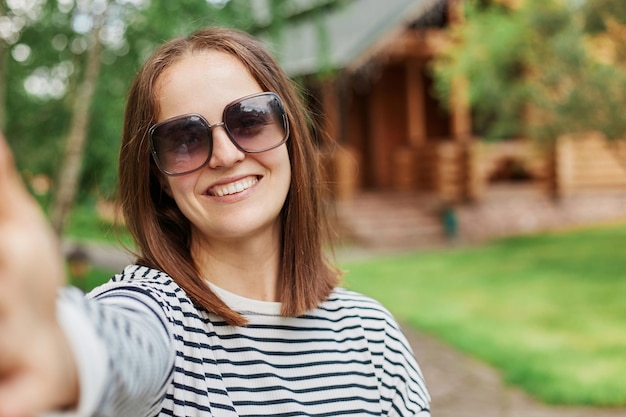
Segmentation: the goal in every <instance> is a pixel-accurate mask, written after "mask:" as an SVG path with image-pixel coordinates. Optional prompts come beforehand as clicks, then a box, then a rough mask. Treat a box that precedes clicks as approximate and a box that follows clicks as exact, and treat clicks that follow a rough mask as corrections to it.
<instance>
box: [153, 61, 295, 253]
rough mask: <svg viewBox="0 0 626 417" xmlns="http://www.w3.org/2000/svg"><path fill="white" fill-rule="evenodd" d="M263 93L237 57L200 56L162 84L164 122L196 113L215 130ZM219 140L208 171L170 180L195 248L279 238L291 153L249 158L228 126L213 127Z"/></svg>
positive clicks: (166, 180)
mask: <svg viewBox="0 0 626 417" xmlns="http://www.w3.org/2000/svg"><path fill="white" fill-rule="evenodd" d="M262 91H263V90H262V89H261V87H260V86H259V85H258V84H257V82H256V81H255V80H254V78H253V77H252V75H251V74H250V73H249V72H248V70H247V69H246V67H244V66H243V64H242V63H241V62H240V61H239V60H238V59H236V58H234V57H233V56H231V55H228V54H226V53H223V52H217V51H203V52H197V53H194V54H193V55H187V56H185V57H183V58H182V59H181V60H180V61H178V62H177V63H175V64H173V65H172V66H171V67H170V68H168V69H167V70H166V71H165V72H164V73H163V74H162V75H160V76H159V78H158V79H157V82H156V92H157V101H158V104H159V107H160V113H159V115H158V120H159V121H163V120H165V119H169V118H171V117H175V116H179V115H183V114H189V113H196V114H200V115H202V116H203V117H204V118H205V119H206V120H207V121H208V122H209V123H210V124H211V125H214V124H216V123H220V122H222V112H223V111H224V107H225V106H226V105H227V104H229V103H231V102H232V101H234V100H237V99H239V98H241V97H244V96H248V95H251V94H255V93H260V92H262ZM212 136H213V152H212V154H211V158H210V160H209V162H208V164H207V165H206V166H204V167H203V168H201V169H199V170H197V171H194V172H192V173H189V174H185V175H181V176H165V175H163V182H162V184H163V187H164V188H165V191H166V192H167V193H168V194H169V195H170V196H171V197H172V198H173V199H174V200H175V201H176V204H177V205H178V207H179V209H180V210H181V212H182V213H183V214H184V215H185V216H186V217H187V218H188V219H189V221H190V222H191V225H192V236H193V243H194V244H195V245H197V244H200V245H202V244H203V243H202V242H207V243H210V244H216V243H218V242H220V241H233V240H238V239H247V238H250V237H253V236H264V235H267V236H271V237H272V238H273V239H277V238H278V237H279V236H280V235H279V231H280V219H279V214H280V211H281V209H282V207H283V204H284V202H285V198H286V196H287V192H288V190H289V186H290V180H291V165H290V161H289V155H288V153H287V147H286V146H285V145H284V144H283V145H280V146H279V147H277V148H275V149H272V150H269V151H266V152H262V153H256V154H248V153H244V152H243V151H241V150H239V149H238V148H237V147H236V146H235V145H234V144H233V143H232V142H231V141H230V139H229V137H228V136H227V134H226V131H225V130H224V128H223V127H221V126H219V127H214V128H213V130H212Z"/></svg>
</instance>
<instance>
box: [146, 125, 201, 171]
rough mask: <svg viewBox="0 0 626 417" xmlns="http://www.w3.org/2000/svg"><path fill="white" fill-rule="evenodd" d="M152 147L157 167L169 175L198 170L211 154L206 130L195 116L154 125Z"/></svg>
mask: <svg viewBox="0 0 626 417" xmlns="http://www.w3.org/2000/svg"><path fill="white" fill-rule="evenodd" d="M152 144H153V147H154V151H155V153H156V156H157V159H158V162H159V165H160V166H161V168H162V169H164V170H165V171H167V172H168V173H170V174H183V173H186V172H190V171H193V170H195V169H197V168H200V167H201V166H202V165H204V163H205V162H206V161H207V160H208V159H209V156H210V154H211V140H210V133H209V130H208V128H207V127H206V126H205V125H204V123H203V122H202V119H200V118H199V117H198V116H187V117H184V118H181V119H176V120H172V121H169V122H165V123H163V124H161V125H157V127H156V128H155V129H154V131H153V132H152Z"/></svg>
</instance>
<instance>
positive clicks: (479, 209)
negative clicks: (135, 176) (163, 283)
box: [0, 0, 626, 416]
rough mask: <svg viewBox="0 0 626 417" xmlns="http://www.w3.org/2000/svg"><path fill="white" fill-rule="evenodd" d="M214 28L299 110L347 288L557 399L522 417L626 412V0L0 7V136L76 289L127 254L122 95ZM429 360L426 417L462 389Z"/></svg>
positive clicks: (545, 398)
mask: <svg viewBox="0 0 626 417" xmlns="http://www.w3.org/2000/svg"><path fill="white" fill-rule="evenodd" d="M210 25H222V26H229V27H236V28H240V29H242V30H245V31H247V32H249V33H251V34H253V35H255V36H257V37H259V38H261V39H262V40H263V41H264V42H266V44H267V45H268V47H269V48H270V50H271V51H272V52H273V53H274V54H275V56H276V57H277V58H278V60H279V61H280V62H281V64H282V65H283V67H284V68H285V70H286V71H287V73H288V74H289V75H290V76H291V77H292V79H293V80H294V82H295V83H297V85H298V87H299V89H300V91H301V92H302V96H303V99H304V102H305V103H306V105H307V106H308V107H309V109H310V110H311V113H312V115H313V118H314V121H315V123H316V124H315V133H316V138H317V139H318V145H319V149H320V152H322V153H324V155H325V156H326V159H325V161H326V162H325V163H326V171H325V172H326V182H327V184H328V187H329V190H330V192H331V196H332V201H331V204H330V205H329V213H330V214H332V218H333V221H334V225H335V230H336V234H337V238H338V246H337V257H338V260H339V261H340V262H341V263H342V265H343V266H345V269H346V270H347V271H348V274H347V276H346V285H348V286H350V287H351V288H354V289H356V290H359V291H363V292H367V293H368V294H371V295H373V296H375V297H376V298H378V299H380V300H381V301H382V302H383V303H384V304H385V305H388V306H389V308H390V309H391V310H392V312H393V313H394V314H395V315H396V316H397V317H398V318H399V319H400V320H401V321H402V322H403V323H406V326H407V330H408V331H409V332H411V333H410V334H411V335H415V337H422V335H427V336H428V337H431V336H432V337H433V339H432V340H433V341H434V342H433V343H435V344H436V343H441V345H436V347H433V346H435V345H431V344H429V343H430V342H428V341H424V340H422V339H420V340H421V341H422V343H421V344H420V346H430V347H431V348H432V349H431V350H435V351H441V350H442V349H448V348H451V349H452V350H450V352H451V353H450V354H451V355H452V354H456V353H458V352H462V354H463V355H465V354H467V355H470V356H469V357H472V358H477V359H479V360H480V361H481V363H485V364H488V366H490V367H493V368H494V369H496V370H497V375H499V376H498V377H496V378H495V379H496V380H497V381H498V384H501V385H502V384H503V385H504V386H509V385H510V386H516V387H521V388H523V390H524V392H525V393H526V394H524V395H529V398H532V401H536V402H537V404H542V406H541V407H543V405H546V404H551V405H550V406H547V405H546V406H545V408H537V409H533V410H534V411H532V410H531V411H532V412H535V414H532V412H531V411H529V410H528V409H526V410H525V412H524V413H525V414H524V413H522V414H524V415H546V416H548V415H557V414H546V413H549V411H548V410H551V411H550V412H554V413H559V412H560V413H563V414H558V415H578V414H573V413H575V412H579V413H581V414H580V415H583V414H584V413H589V412H590V411H589V410H590V409H589V408H583V409H580V408H576V409H574V408H570V407H595V408H593V415H602V414H599V413H601V412H604V413H608V414H606V415H618V414H619V413H626V410H625V409H624V407H626V381H625V379H624V378H623V375H624V374H626V336H625V335H626V332H624V323H625V322H626V303H623V301H622V300H623V298H624V295H625V294H626V292H625V290H626V272H625V271H626V256H624V254H623V253H622V252H623V251H622V250H621V248H622V247H623V245H624V243H625V242H626V222H625V220H626V141H625V140H624V138H625V135H626V117H624V114H625V111H626V110H625V109H626V88H625V87H626V2H625V1H623V0H385V1H382V0H179V1H169V0H58V1H46V0H0V97H1V98H2V100H1V101H0V129H1V130H2V131H4V133H5V135H6V136H7V139H8V141H9V143H10V145H11V147H12V149H13V151H14V152H15V157H16V162H17V165H18V168H19V170H20V172H21V174H22V176H23V178H24V180H25V183H26V184H27V186H28V187H29V190H30V191H31V192H32V194H33V195H34V196H35V197H36V198H37V200H38V201H39V202H40V204H41V205H42V207H43V209H44V210H45V212H46V213H47V214H48V215H49V217H50V221H51V223H52V224H53V227H54V228H55V230H56V231H57V233H58V234H59V236H61V237H62V238H63V241H64V243H65V248H66V252H67V256H68V266H69V271H70V275H71V277H72V279H73V282H74V283H75V284H76V285H79V286H81V287H83V288H84V289H86V290H88V289H89V288H91V287H93V286H94V285H97V284H98V283H99V282H102V280H105V279H107V278H108V277H109V276H110V275H111V274H112V273H114V272H116V271H117V270H118V269H119V268H120V267H122V266H123V264H124V263H126V262H128V261H129V259H130V258H129V257H128V256H120V255H119V251H118V250H117V249H115V248H119V246H120V241H121V243H122V244H125V245H128V246H130V247H132V242H131V241H130V239H129V237H128V236H127V235H126V233H125V231H124V227H123V219H121V218H120V217H119V214H118V209H117V205H116V181H117V157H118V152H119V141H120V133H121V126H122V119H123V113H124V105H125V98H126V92H127V89H128V87H129V84H130V82H131V81H132V79H133V77H134V75H135V73H136V72H137V70H138V69H139V67H140V65H141V64H142V62H143V61H144V60H145V59H146V58H147V56H148V55H149V54H150V53H151V52H152V51H153V49H154V48H155V47H156V46H157V45H158V44H160V43H162V42H163V41H164V40H167V39H170V38H172V37H175V36H184V35H187V34H189V33H191V32H192V31H193V30H195V29H197V28H200V27H203V26H210ZM116 226H117V227H116ZM412 340H413V339H412ZM429 340H430V339H429ZM415 343H416V344H417V343H418V342H417V341H416V342H415ZM416 351H417V353H418V359H419V354H420V349H419V346H416ZM423 355H425V356H426V357H427V359H426V360H425V361H424V362H426V363H425V368H426V366H428V364H434V363H437V364H439V362H437V360H436V358H434V357H432V356H429V355H431V352H430V351H424V352H423ZM429 358H430V359H432V360H429ZM420 362H422V361H421V360H420ZM446 362H448V364H449V363H454V362H450V361H447V360H443V361H442V363H443V364H442V365H441V364H440V365H441V366H440V365H437V366H436V367H435V368H428V372H426V370H425V373H426V376H427V379H428V377H429V375H431V376H432V379H433V380H434V381H435V383H436V384H440V385H437V387H435V388H433V389H432V390H433V392H434V393H435V394H436V395H434V397H435V403H436V404H437V405H439V406H440V409H441V410H443V411H442V413H441V414H439V415H446V414H445V410H446V408H445V407H446V404H448V406H450V407H451V405H450V404H454V403H455V402H454V401H452V399H453V398H457V397H455V395H457V396H459V395H460V394H459V393H460V392H462V391H465V392H470V391H468V390H469V388H468V384H465V385H464V386H461V385H459V386H458V389H457V388H455V389H454V390H453V391H454V392H451V391H450V389H444V387H450V386H452V387H457V385H455V384H454V383H453V381H458V379H459V378H460V376H459V375H460V374H459V372H460V370H459V369H444V368H445V366H446V365H445V364H446ZM457 366H460V365H458V363H457ZM468 366H470V365H468ZM442 369H443V370H442ZM490 369H491V368H490ZM444 371H445V372H444ZM467 372H470V373H471V372H472V371H467ZM438 375H442V376H441V378H439V377H438ZM438 378H439V381H438ZM468 378H469V377H468ZM483 383H484V385H485V386H489V384H488V383H486V382H485V381H482V382H481V383H475V384H474V385H475V386H476V385H481V384H483ZM470 385H471V384H470ZM499 386H500V385H499ZM440 387H441V388H440ZM498 389H503V388H501V387H500V388H498ZM504 392H506V390H505V391H504ZM481 395H482V396H484V397H485V398H492V401H495V402H496V405H494V404H491V403H490V404H489V405H485V404H483V403H482V402H481V403H480V404H478V403H476V404H475V402H476V401H477V400H476V398H477V397H480V396H481ZM515 398H517V397H515ZM472 401H474V403H472ZM479 402H480V401H479ZM458 403H459V404H462V405H463V407H464V409H465V411H466V412H465V413H464V414H459V412H458V410H456V411H455V410H452V409H450V411H449V412H450V415H482V416H485V415H499V416H504V415H517V414H514V412H515V411H511V410H512V408H510V407H509V408H507V406H506V404H511V403H515V401H514V400H511V397H508V396H507V395H504V396H503V395H501V394H497V395H496V394H494V393H493V392H491V393H490V394H489V393H483V394H474V395H473V400H472V399H469V398H467V396H466V397H461V396H459V397H458ZM472 404H474V405H476V407H477V409H480V407H481V406H482V407H483V409H482V413H481V412H476V413H475V414H472V413H470V412H467V409H470V408H472ZM485 407H486V409H485ZM537 407H540V406H537ZM560 407H565V408H560ZM513 408H515V407H513ZM507 410H508V411H507ZM537 410H539V411H537ZM574 410H578V411H574ZM581 410H582V411H581ZM599 410H601V411H599ZM490 412H493V414H489V413H490ZM520 413H521V412H520ZM613 413H615V414H613ZM522 414H519V415H522ZM435 415H437V414H435ZM619 415H622V414H619Z"/></svg>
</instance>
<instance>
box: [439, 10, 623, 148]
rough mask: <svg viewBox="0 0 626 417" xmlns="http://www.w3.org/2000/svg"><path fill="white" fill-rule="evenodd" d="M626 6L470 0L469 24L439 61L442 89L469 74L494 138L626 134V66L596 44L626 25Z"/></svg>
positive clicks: (483, 125) (482, 123) (482, 119)
mask: <svg viewBox="0 0 626 417" xmlns="http://www.w3.org/2000/svg"><path fill="white" fill-rule="evenodd" d="M623 4H624V3H623V1H621V0H587V1H586V2H584V3H583V5H582V6H575V5H573V4H570V3H568V2H566V1H558V0H525V1H522V2H504V1H469V2H468V3H467V7H466V20H465V22H462V23H460V24H458V25H457V26H454V27H452V28H451V30H450V35H451V43H450V47H449V48H448V49H447V50H446V51H445V52H444V53H443V54H442V55H441V56H440V57H438V58H437V59H436V60H435V64H434V67H433V71H434V74H435V79H436V87H437V92H438V94H439V95H440V97H442V99H444V100H445V97H449V94H450V91H451V88H452V85H453V80H455V79H458V78H462V79H466V80H467V81H468V96H469V100H470V103H471V105H472V108H473V110H474V112H475V116H476V120H475V123H476V128H477V130H478V131H479V132H481V133H484V135H485V137H487V138H503V137H511V136H513V135H520V134H521V135H523V136H526V137H531V138H536V139H539V140H544V141H545V140H553V139H555V138H557V137H558V136H560V135H562V134H565V133H571V132H584V131H590V130H595V131H600V132H602V133H604V134H606V136H607V137H609V138H620V137H623V136H624V134H625V133H626V118H624V117H623V116H622V115H621V113H622V111H621V109H624V108H626V96H625V95H624V94H623V91H626V67H625V66H624V65H623V62H619V60H618V59H613V60H607V59H600V56H599V54H597V49H595V48H594V47H593V45H594V42H595V43H596V44H597V43H598V42H599V41H598V40H597V39H600V37H599V36H600V35H602V36H605V35H606V34H610V32H611V28H614V27H619V28H623V23H619V22H624V21H625V20H626V10H625V9H626V8H625V7H624V6H623ZM592 11H593V13H592ZM616 12H619V13H621V15H620V16H621V18H620V19H621V20H615V19H614V18H613V16H615V13H616ZM591 28H594V31H591ZM616 31H617V30H616ZM620 33H623V32H620ZM594 39H595V41H594ZM615 45H617V44H615ZM621 45H623V44H621Z"/></svg>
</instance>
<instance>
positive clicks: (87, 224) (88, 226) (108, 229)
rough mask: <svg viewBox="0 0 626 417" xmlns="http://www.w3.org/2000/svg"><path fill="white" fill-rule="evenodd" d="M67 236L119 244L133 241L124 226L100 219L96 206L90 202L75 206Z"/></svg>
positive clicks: (67, 228)
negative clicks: (117, 225) (89, 203)
mask: <svg viewBox="0 0 626 417" xmlns="http://www.w3.org/2000/svg"><path fill="white" fill-rule="evenodd" d="M65 236H66V237H68V238H71V239H74V240H92V241H98V242H105V243H111V244H115V245H119V244H120V242H122V243H123V244H125V245H129V244H130V242H132V239H131V237H130V234H129V233H128V231H127V230H126V229H125V228H124V227H123V226H120V227H117V228H116V226H115V225H113V224H112V223H110V222H107V221H105V220H102V219H99V218H98V215H97V212H96V209H95V207H92V206H91V205H88V204H83V205H78V206H75V207H74V209H73V210H72V213H71V216H70V218H69V222H68V224H67V227H66V230H65Z"/></svg>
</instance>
